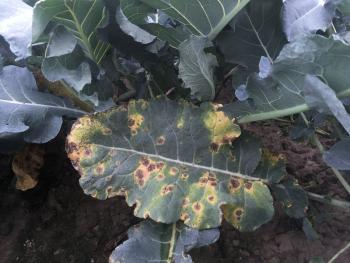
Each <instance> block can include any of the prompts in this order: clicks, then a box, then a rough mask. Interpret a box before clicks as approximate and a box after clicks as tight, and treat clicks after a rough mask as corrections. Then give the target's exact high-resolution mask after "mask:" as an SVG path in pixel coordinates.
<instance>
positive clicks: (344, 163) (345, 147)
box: [323, 138, 350, 170]
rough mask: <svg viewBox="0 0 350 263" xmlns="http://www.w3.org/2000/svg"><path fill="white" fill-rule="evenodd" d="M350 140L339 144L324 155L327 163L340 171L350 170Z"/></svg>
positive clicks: (347, 139) (344, 140)
mask: <svg viewBox="0 0 350 263" xmlns="http://www.w3.org/2000/svg"><path fill="white" fill-rule="evenodd" d="M349 152H350V138H345V139H343V140H341V141H339V142H337V143H336V144H335V145H334V146H333V147H332V148H330V149H329V150H328V151H326V152H325V153H324V155H323V158H324V160H325V162H326V163H327V164H328V165H329V166H332V167H334V168H336V169H338V170H350V154H349Z"/></svg>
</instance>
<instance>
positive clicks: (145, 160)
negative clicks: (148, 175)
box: [141, 156, 150, 166]
mask: <svg viewBox="0 0 350 263" xmlns="http://www.w3.org/2000/svg"><path fill="white" fill-rule="evenodd" d="M141 163H142V165H144V166H148V165H149V163H150V161H149V159H148V158H147V157H145V156H143V157H142V158H141Z"/></svg>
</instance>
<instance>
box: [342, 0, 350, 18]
mask: <svg viewBox="0 0 350 263" xmlns="http://www.w3.org/2000/svg"><path fill="white" fill-rule="evenodd" d="M339 10H340V11H341V12H342V14H343V15H345V16H350V0H343V1H342V3H341V4H340V5H339Z"/></svg>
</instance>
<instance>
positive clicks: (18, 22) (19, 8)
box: [0, 0, 33, 59]
mask: <svg viewBox="0 0 350 263" xmlns="http://www.w3.org/2000/svg"><path fill="white" fill-rule="evenodd" d="M0 10H1V11H0V35H1V36H2V37H3V38H4V39H5V40H6V41H7V42H8V43H9V44H10V48H11V51H12V52H13V53H14V54H15V55H16V56H17V57H18V59H23V58H26V57H28V56H29V55H30V52H29V50H30V49H29V45H30V43H31V39H32V36H31V35H32V27H31V25H32V13H33V8H32V7H30V6H29V5H27V4H26V3H24V2H23V1H21V0H1V1H0Z"/></svg>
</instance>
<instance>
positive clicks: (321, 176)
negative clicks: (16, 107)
mask: <svg viewBox="0 0 350 263" xmlns="http://www.w3.org/2000/svg"><path fill="white" fill-rule="evenodd" d="M245 129H247V130H249V131H250V132H252V133H254V134H255V135H257V136H259V137H261V138H262V141H263V145H264V146H265V147H267V148H268V149H270V150H271V151H273V152H278V153H283V154H284V155H285V156H286V158H287V160H288V163H287V170H288V172H289V173H290V174H292V175H294V176H295V177H296V178H298V180H299V182H300V184H302V185H303V186H304V187H305V188H306V189H307V190H308V191H312V192H315V193H319V194H327V195H329V196H331V197H335V198H341V199H343V200H348V201H349V196H347V195H346V193H345V192H344V191H343V189H342V187H341V185H340V184H339V183H338V182H337V180H336V178H335V177H334V176H333V175H332V173H331V172H330V170H329V169H327V167H326V166H325V165H324V163H323V162H322V158H321V155H320V154H319V152H318V151H317V150H316V149H314V148H313V147H312V146H309V145H307V144H305V143H297V142H294V141H291V140H290V139H289V137H288V125H284V123H281V122H273V121H272V122H266V123H264V124H254V125H249V126H245ZM63 142H64V133H62V134H61V136H60V137H59V138H58V139H56V140H55V141H54V142H52V143H49V144H47V145H45V146H43V147H44V148H45V165H44V167H43V168H42V169H41V172H40V175H39V184H38V185H37V186H36V187H35V188H34V189H32V190H29V191H26V192H21V191H19V190H16V189H15V181H16V180H15V177H14V175H13V173H12V171H11V160H12V157H11V156H0V200H1V201H0V255H1V257H0V263H12V262H13V263H15V262H20V263H44V262H45V263H48V262H49V263H51V262H52V263H56V262H57V263H62V262H64V263H106V262H108V257H109V255H110V253H111V251H112V250H113V249H114V247H116V246H117V245H118V244H120V243H121V242H123V241H124V240H125V239H126V238H127V232H126V231H127V229H128V228H129V227H130V226H132V225H134V224H136V223H137V222H139V219H137V218H135V217H134V216H133V214H132V208H130V207H128V206H127V205H126V204H125V202H124V201H123V198H113V199H110V200H106V201H99V200H95V199H93V198H91V197H89V196H86V195H84V193H83V192H82V190H81V188H80V186H79V183H78V179H79V178H78V175H77V172H76V171H75V170H74V169H73V168H72V166H71V164H70V162H69V161H68V160H67V158H66V157H65V152H64V148H63V147H64V146H63V145H64V143H63ZM329 142H330V140H328V139H327V138H325V139H323V143H325V144H327V143H329ZM348 179H350V178H348ZM309 216H310V220H311V221H312V222H313V224H314V228H315V230H316V231H317V233H318V235H319V238H318V239H317V240H308V239H307V238H306V236H305V234H304V233H303V231H302V223H301V221H300V220H294V219H290V218H288V217H286V216H285V215H284V214H283V213H281V210H280V209H279V208H278V207H276V214H275V217H274V219H273V220H272V221H271V222H269V223H267V224H266V225H264V226H262V227H261V228H260V229H258V230H257V231H255V232H253V233H240V232H238V231H236V230H235V229H233V227H231V226H230V225H228V224H223V226H222V227H221V237H220V240H219V241H218V242H217V243H216V244H214V245H212V246H210V247H206V248H201V249H197V250H195V251H193V252H191V254H192V257H193V259H194V262H203V263H207V262H208V263H211V262H213V263H214V262H218V263H220V262H221V263H223V262H245V263H250V262H251V263H253V262H254V263H255V262H268V263H279V262H283V263H288V262H290V263H295V262H309V261H310V260H311V259H312V258H314V257H317V256H321V257H323V259H324V260H329V259H330V258H331V257H332V256H333V255H334V254H335V253H336V252H337V251H338V250H339V249H341V248H342V247H344V246H345V244H346V243H347V242H349V241H350V240H349V236H350V224H349V222H350V213H349V211H344V210H342V209H338V208H334V207H330V206H326V205H323V204H320V203H315V202H311V201H310V207H309ZM342 262H343V263H348V262H350V250H349V251H347V252H346V253H344V254H342V255H341V256H340V257H339V258H338V259H337V260H336V261H335V263H342Z"/></svg>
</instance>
